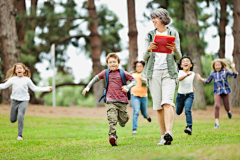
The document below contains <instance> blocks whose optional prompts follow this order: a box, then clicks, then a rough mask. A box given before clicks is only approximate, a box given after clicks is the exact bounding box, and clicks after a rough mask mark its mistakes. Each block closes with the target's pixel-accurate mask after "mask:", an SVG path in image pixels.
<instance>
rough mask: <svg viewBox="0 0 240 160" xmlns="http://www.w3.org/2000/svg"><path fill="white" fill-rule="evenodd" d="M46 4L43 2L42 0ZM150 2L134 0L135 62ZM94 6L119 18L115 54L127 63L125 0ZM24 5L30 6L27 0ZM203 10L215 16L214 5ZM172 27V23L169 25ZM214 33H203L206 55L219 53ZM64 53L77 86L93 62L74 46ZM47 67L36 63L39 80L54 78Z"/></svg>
mask: <svg viewBox="0 0 240 160" xmlns="http://www.w3.org/2000/svg"><path fill="white" fill-rule="evenodd" d="M43 1H44V0H39V5H41V4H42V3H43ZM45 1H46V0H45ZM148 1H149V0H136V1H135V8H136V10H135V11H136V20H137V30H138V54H139V56H138V59H139V60H141V59H142V53H143V52H144V48H143V47H144V39H145V36H146V34H147V32H148V31H150V30H152V29H154V27H153V24H152V22H151V21H146V20H145V22H144V23H142V22H141V21H143V20H144V17H143V12H145V13H146V14H147V15H149V14H150V11H148V10H146V4H147V2H148ZM76 2H77V4H79V5H81V4H82V3H83V0H76ZM95 4H96V6H99V5H100V4H106V5H107V6H108V8H109V9H110V10H112V11H114V13H115V14H116V15H117V16H118V17H119V20H120V22H121V23H122V24H123V26H124V28H123V29H122V30H120V32H119V35H120V37H121V39H122V40H121V44H122V48H123V50H122V51H121V52H118V53H117V54H118V55H119V57H120V60H121V63H123V64H126V63H127V57H128V49H127V48H128V41H129V38H128V19H127V0H121V1H115V0H99V1H98V0H95ZM27 6H30V0H27ZM201 6H202V8H204V12H205V13H214V12H215V10H214V8H213V6H210V7H208V8H206V7H205V6H206V4H204V3H202V4H201ZM208 22H210V23H211V22H213V18H210V19H209V20H208ZM232 23H233V20H231V21H230V24H229V25H228V26H227V27H226V53H225V56H226V58H228V59H230V60H231V61H232V52H233V36H232V29H231V27H232ZM170 25H171V24H170ZM216 34H217V28H215V27H214V26H211V27H209V28H208V29H207V30H206V32H205V33H204V35H203V36H204V39H205V41H206V42H207V43H208V46H207V47H206V49H205V52H206V53H208V54H213V53H216V52H217V51H218V50H219V37H218V36H217V37H214V38H213V35H216ZM66 54H67V55H68V56H69V57H70V59H69V60H68V61H67V63H66V65H67V66H69V67H71V68H72V71H73V75H74V77H75V79H74V82H75V83H78V82H80V81H81V80H83V79H86V78H87V77H89V76H90V74H91V71H92V62H91V60H90V59H88V58H87V57H86V56H85V55H84V53H83V51H82V50H81V49H80V48H75V47H73V46H71V45H70V46H69V47H68V49H67V50H66ZM101 63H102V64H105V58H104V57H101ZM47 65H48V62H45V61H44V62H43V63H38V64H36V68H37V69H38V71H39V72H40V77H42V79H46V78H48V77H51V76H52V75H53V71H47V70H46V69H45V68H46V66H47Z"/></svg>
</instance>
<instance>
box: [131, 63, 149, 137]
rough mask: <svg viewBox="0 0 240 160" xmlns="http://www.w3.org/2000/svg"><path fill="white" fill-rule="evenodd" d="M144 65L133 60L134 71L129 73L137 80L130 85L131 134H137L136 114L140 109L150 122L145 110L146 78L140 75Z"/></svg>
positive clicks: (146, 103) (146, 98) (146, 97)
mask: <svg viewBox="0 0 240 160" xmlns="http://www.w3.org/2000/svg"><path fill="white" fill-rule="evenodd" d="M144 65H145V62H144V61H135V62H133V68H134V71H133V72H132V73H131V75H132V76H133V77H134V78H135V79H136V80H137V84H136V86H134V87H132V89H131V103H132V108H133V118H132V126H133V131H132V135H135V134H137V128H138V115H139V112H140V111H141V113H142V115H143V117H144V118H146V119H147V120H148V122H151V120H152V119H151V117H150V116H148V112H147V107H148V106H147V105H148V94H147V87H146V79H145V78H143V77H142V75H141V73H142V71H143V68H144Z"/></svg>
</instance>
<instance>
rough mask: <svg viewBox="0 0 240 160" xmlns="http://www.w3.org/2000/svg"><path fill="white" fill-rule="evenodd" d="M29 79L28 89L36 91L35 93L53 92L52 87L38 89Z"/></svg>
mask: <svg viewBox="0 0 240 160" xmlns="http://www.w3.org/2000/svg"><path fill="white" fill-rule="evenodd" d="M27 79H28V82H27V85H28V87H29V88H30V89H31V90H32V91H34V92H48V91H52V86H48V87H38V86H35V85H34V84H33V82H32V80H31V79H30V78H27Z"/></svg>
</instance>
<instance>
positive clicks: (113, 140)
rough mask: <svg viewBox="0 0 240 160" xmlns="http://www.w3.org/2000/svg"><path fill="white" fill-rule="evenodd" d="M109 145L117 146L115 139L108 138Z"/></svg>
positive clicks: (112, 137)
mask: <svg viewBox="0 0 240 160" xmlns="http://www.w3.org/2000/svg"><path fill="white" fill-rule="evenodd" d="M109 143H110V144H111V145H112V146H117V139H116V138H115V137H114V136H111V137H110V138H109Z"/></svg>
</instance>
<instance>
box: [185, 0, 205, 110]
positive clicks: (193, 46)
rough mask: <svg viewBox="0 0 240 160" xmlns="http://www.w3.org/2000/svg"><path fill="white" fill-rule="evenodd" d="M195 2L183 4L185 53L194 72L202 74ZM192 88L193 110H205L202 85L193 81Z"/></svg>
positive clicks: (191, 0)
mask: <svg viewBox="0 0 240 160" xmlns="http://www.w3.org/2000/svg"><path fill="white" fill-rule="evenodd" d="M195 7H196V0H186V1H185V2H184V12H185V13H184V19H185V26H186V38H187V39H188V42H189V43H188V44H189V45H188V47H187V52H188V54H189V55H190V56H191V57H192V58H193V60H194V62H195V64H196V66H195V67H194V70H193V71H194V72H195V73H199V74H200V75H202V74H203V72H202V64H201V54H202V53H203V49H202V48H201V47H199V46H198V44H199V29H198V28H199V26H198V17H197V13H196V8H195ZM194 87H195V89H196V92H195V93H194V94H195V96H194V104H193V108H194V109H205V108H206V100H205V97H204V87H203V83H202V82H200V81H198V80H196V79H195V80H194Z"/></svg>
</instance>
